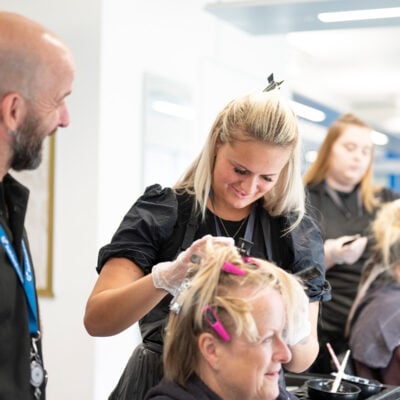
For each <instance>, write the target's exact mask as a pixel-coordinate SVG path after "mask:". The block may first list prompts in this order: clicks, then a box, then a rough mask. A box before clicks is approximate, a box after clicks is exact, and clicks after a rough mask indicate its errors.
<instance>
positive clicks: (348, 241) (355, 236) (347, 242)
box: [342, 233, 361, 247]
mask: <svg viewBox="0 0 400 400" xmlns="http://www.w3.org/2000/svg"><path fill="white" fill-rule="evenodd" d="M360 237H361V235H360V234H359V233H357V235H354V236H353V237H352V238H351V239H349V240H346V241H345V242H344V243H343V244H342V247H343V246H347V245H349V244H351V243H353V242H354V241H356V240H357V239H359V238H360Z"/></svg>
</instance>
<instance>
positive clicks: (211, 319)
mask: <svg viewBox="0 0 400 400" xmlns="http://www.w3.org/2000/svg"><path fill="white" fill-rule="evenodd" d="M203 315H204V317H205V319H206V321H207V322H208V324H209V325H210V326H211V328H213V329H214V331H215V332H216V333H217V335H218V336H219V337H220V338H221V339H222V340H223V341H224V342H229V341H230V340H231V336H230V335H229V333H228V332H227V330H226V329H225V327H224V326H223V325H222V322H221V321H220V320H219V318H218V317H217V314H215V311H214V310H213V309H212V307H211V306H205V307H204V308H203Z"/></svg>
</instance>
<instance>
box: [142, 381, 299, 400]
mask: <svg viewBox="0 0 400 400" xmlns="http://www.w3.org/2000/svg"><path fill="white" fill-rule="evenodd" d="M296 399H298V398H297V397H296V396H294V395H293V394H291V393H289V392H287V391H286V390H284V389H281V393H280V394H279V396H278V397H277V398H276V400H296ZM145 400H222V398H221V397H219V396H218V395H217V394H216V393H214V392H213V391H212V390H211V389H210V388H209V387H208V386H207V385H205V384H204V382H203V381H202V380H201V379H200V378H199V377H198V376H197V375H193V376H192V377H191V378H190V379H189V381H188V383H187V385H186V387H185V388H183V387H182V386H179V385H177V384H176V383H174V382H170V381H167V380H166V379H165V378H164V379H162V381H161V382H160V383H159V384H158V385H157V386H155V387H153V388H152V389H150V391H149V392H148V393H147V396H146V399H145Z"/></svg>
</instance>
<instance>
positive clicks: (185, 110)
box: [151, 100, 194, 120]
mask: <svg viewBox="0 0 400 400" xmlns="http://www.w3.org/2000/svg"><path fill="white" fill-rule="evenodd" d="M151 108H152V109H153V110H154V111H156V112H159V113H162V114H166V115H169V116H171V117H177V118H181V119H187V120H191V119H193V118H194V111H193V108H192V107H187V106H182V105H180V104H176V103H171V102H168V101H162V100H156V101H154V102H153V103H152V105H151Z"/></svg>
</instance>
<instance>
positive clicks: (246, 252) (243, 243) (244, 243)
mask: <svg viewBox="0 0 400 400" xmlns="http://www.w3.org/2000/svg"><path fill="white" fill-rule="evenodd" d="M253 244H254V243H253V242H251V241H250V240H246V239H243V238H239V246H237V249H238V250H239V253H240V255H241V256H242V257H246V256H250V250H251V248H252V247H253Z"/></svg>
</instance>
